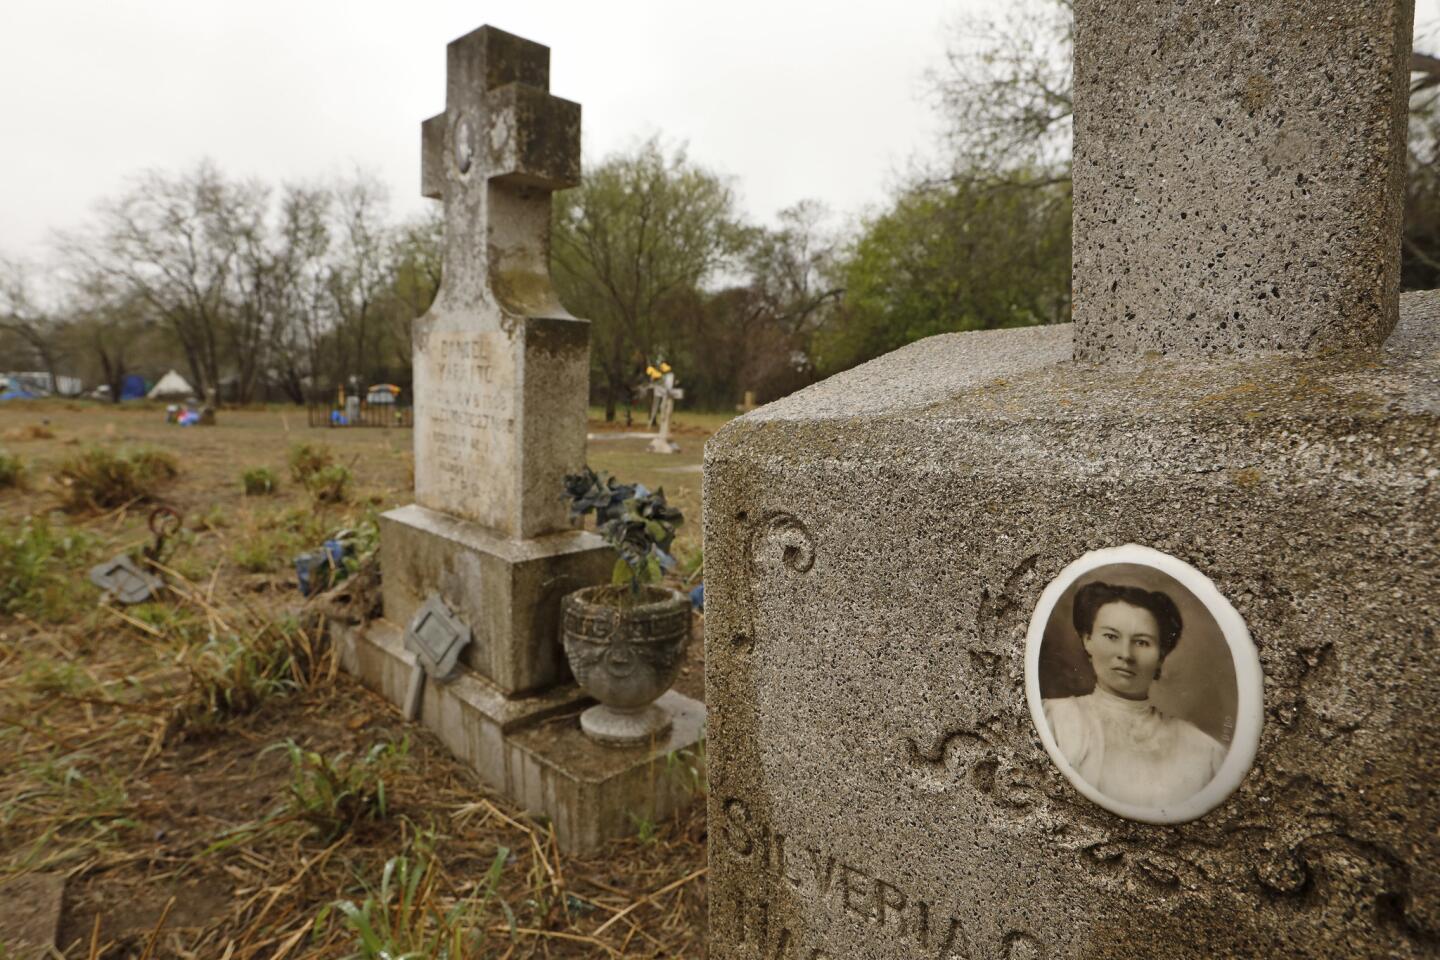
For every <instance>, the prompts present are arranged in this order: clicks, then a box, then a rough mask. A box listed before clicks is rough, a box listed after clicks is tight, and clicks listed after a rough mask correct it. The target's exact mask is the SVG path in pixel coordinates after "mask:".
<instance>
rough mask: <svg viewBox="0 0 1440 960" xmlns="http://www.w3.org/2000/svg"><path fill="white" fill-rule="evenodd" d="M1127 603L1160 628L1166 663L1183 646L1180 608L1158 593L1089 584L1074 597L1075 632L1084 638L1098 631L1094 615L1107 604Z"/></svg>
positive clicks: (1163, 657) (1133, 588) (1161, 650)
mask: <svg viewBox="0 0 1440 960" xmlns="http://www.w3.org/2000/svg"><path fill="white" fill-rule="evenodd" d="M1116 601H1119V602H1120V603H1128V604H1130V606H1132V607H1139V608H1140V609H1141V610H1146V611H1149V613H1150V615H1151V616H1152V617H1154V618H1155V623H1156V624H1157V625H1158V626H1159V627H1160V636H1159V638H1158V639H1159V641H1160V659H1161V660H1164V659H1165V658H1166V657H1168V656H1169V655H1170V651H1171V650H1174V649H1175V645H1176V644H1177V643H1179V642H1180V630H1181V628H1182V627H1183V624H1182V623H1181V622H1180V608H1179V607H1177V606H1175V601H1174V600H1171V599H1170V597H1169V596H1167V595H1166V594H1164V593H1161V592H1160V591H1159V590H1142V589H1140V588H1139V587H1120V586H1116V585H1114V584H1110V583H1099V582H1098V581H1097V582H1095V583H1087V584H1085V586H1083V587H1081V588H1080V589H1079V590H1078V591H1076V593H1075V608H1074V610H1073V611H1072V612H1071V615H1070V619H1071V620H1072V621H1073V622H1074V624H1075V632H1076V633H1077V634H1079V635H1080V636H1082V637H1083V636H1085V635H1086V634H1088V633H1089V632H1090V631H1091V630H1093V629H1095V614H1096V613H1098V612H1099V611H1100V608H1101V607H1103V606H1105V604H1107V603H1115V602H1116Z"/></svg>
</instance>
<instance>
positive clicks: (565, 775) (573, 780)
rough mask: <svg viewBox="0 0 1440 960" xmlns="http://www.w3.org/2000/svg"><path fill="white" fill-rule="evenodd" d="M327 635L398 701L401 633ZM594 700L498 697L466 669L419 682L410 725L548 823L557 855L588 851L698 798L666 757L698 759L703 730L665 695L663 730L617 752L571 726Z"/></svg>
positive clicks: (358, 672)
mask: <svg viewBox="0 0 1440 960" xmlns="http://www.w3.org/2000/svg"><path fill="white" fill-rule="evenodd" d="M335 629H336V630H337V632H338V633H339V643H340V656H341V665H342V666H343V667H344V669H345V670H346V671H347V672H349V673H351V674H353V675H355V676H356V677H358V678H359V679H360V681H361V682H362V683H364V684H365V685H366V686H367V687H369V688H371V689H372V690H375V691H376V692H378V693H379V694H380V695H381V696H383V697H384V698H385V699H387V700H389V701H390V702H391V703H394V704H396V705H397V706H398V705H400V704H402V703H403V702H404V700H405V695H406V691H407V689H408V687H409V684H410V680H411V677H412V676H413V673H414V670H415V655H414V654H413V653H411V652H410V651H408V650H406V649H405V646H404V640H403V631H402V629H401V628H400V627H399V626H398V625H396V624H394V623H391V622H390V621H388V620H376V621H372V622H371V623H370V624H368V625H367V626H365V627H343V626H339V625H336V627H335ZM593 703H594V701H593V700H591V699H589V698H588V697H586V696H585V694H584V693H583V692H582V691H581V690H580V689H579V688H578V687H576V686H574V685H573V684H565V685H562V686H560V687H558V688H556V689H553V690H550V691H547V692H546V693H543V694H540V695H536V696H530V697H523V698H507V697H506V696H505V695H504V694H503V693H502V692H501V691H500V690H499V689H498V688H497V687H495V686H494V685H493V684H491V683H489V682H488V681H486V680H485V679H484V678H483V677H480V676H478V675H476V674H475V673H473V672H470V671H465V672H463V673H462V674H461V675H460V676H459V677H458V678H457V679H455V680H453V681H451V682H449V683H445V684H439V683H427V684H426V685H425V688H424V699H423V703H422V705H421V709H420V718H419V719H420V723H421V724H422V725H424V726H425V727H427V728H429V729H430V730H431V731H433V732H434V733H435V735H436V736H437V737H439V738H440V740H441V741H442V742H443V743H444V744H445V745H446V746H447V747H448V748H449V749H450V751H451V752H452V753H454V754H455V756H456V757H458V758H460V759H461V760H463V761H464V762H465V763H467V764H469V765H470V766H471V767H472V768H474V770H475V771H476V773H478V774H479V775H480V778H481V779H482V780H484V781H485V782H486V783H487V784H489V785H490V786H491V787H493V788H495V790H497V791H498V792H499V793H501V794H502V795H504V796H505V797H508V798H509V799H510V800H511V801H513V802H514V803H516V804H518V805H519V806H521V807H522V808H523V809H525V810H526V811H527V812H529V813H531V814H535V815H540V816H544V817H547V818H549V819H550V820H551V822H553V823H554V825H555V834H556V838H557V839H558V840H559V843H560V846H561V848H562V849H564V850H566V851H568V852H572V853H589V852H592V851H594V850H596V849H598V848H599V847H601V846H603V845H604V844H605V843H606V842H608V841H610V840H615V839H618V838H621V837H628V836H633V835H634V834H635V831H636V829H637V826H636V824H637V823H641V822H650V823H656V822H659V821H661V820H664V819H666V818H668V817H670V816H672V815H674V814H675V813H677V812H679V811H680V810H682V809H684V808H685V807H687V806H688V805H689V804H690V803H691V802H693V801H695V800H696V799H697V795H696V793H695V792H694V788H693V785H692V784H691V783H689V782H688V781H687V780H686V779H685V778H684V777H682V776H680V775H679V774H678V772H677V771H678V770H679V769H682V768H684V767H688V766H689V764H681V765H677V764H675V763H674V761H673V757H675V756H678V755H682V754H684V753H685V752H687V751H693V752H694V753H696V754H698V753H699V751H700V743H701V740H702V738H703V730H704V725H705V707H704V705H703V704H701V703H698V702H696V701H695V700H692V699H691V698H689V697H686V696H684V695H683V694H680V693H676V692H675V691H673V690H672V691H670V692H668V693H666V694H665V695H664V696H662V697H661V698H660V699H659V700H658V701H656V704H655V708H656V709H657V710H660V711H663V712H664V713H665V715H666V716H667V718H668V720H669V724H670V726H669V729H668V730H666V731H662V732H660V733H658V734H657V735H656V737H655V739H654V740H652V741H647V742H645V743H642V744H638V745H634V746H630V747H626V748H623V749H619V748H615V747H608V746H607V747H600V746H597V745H596V744H595V743H594V742H593V741H591V740H590V739H589V737H587V736H586V735H585V733H584V732H582V731H581V729H580V723H579V719H578V718H579V714H580V713H581V712H582V711H583V710H584V709H586V708H587V707H589V706H590V705H591V704H593Z"/></svg>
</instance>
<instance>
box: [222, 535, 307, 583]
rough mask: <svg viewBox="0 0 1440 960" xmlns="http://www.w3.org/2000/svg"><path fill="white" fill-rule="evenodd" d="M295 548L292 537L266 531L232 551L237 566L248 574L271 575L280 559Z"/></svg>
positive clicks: (236, 546) (231, 554) (244, 541)
mask: <svg viewBox="0 0 1440 960" xmlns="http://www.w3.org/2000/svg"><path fill="white" fill-rule="evenodd" d="M293 546H294V542H293V540H292V539H291V537H290V536H289V535H288V534H286V533H284V532H282V531H276V530H265V531H261V532H260V533H257V534H256V535H255V536H253V537H250V538H248V539H246V540H243V541H241V542H240V543H238V544H236V545H235V548H234V549H233V550H231V551H230V559H231V560H233V561H234V563H235V566H237V567H239V568H240V569H241V570H244V571H245V572H246V573H269V572H271V571H272V570H274V569H275V567H276V564H277V563H278V562H279V560H280V557H281V555H282V554H283V553H285V552H286V551H287V550H289V549H291V548H292V547H293Z"/></svg>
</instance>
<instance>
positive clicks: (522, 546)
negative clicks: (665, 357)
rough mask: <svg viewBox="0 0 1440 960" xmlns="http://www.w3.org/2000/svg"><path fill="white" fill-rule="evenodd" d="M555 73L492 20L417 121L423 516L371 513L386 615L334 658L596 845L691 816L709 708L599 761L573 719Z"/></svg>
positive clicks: (571, 323)
mask: <svg viewBox="0 0 1440 960" xmlns="http://www.w3.org/2000/svg"><path fill="white" fill-rule="evenodd" d="M549 72H550V51H549V50H548V49H547V48H546V47H544V46H541V45H540V44H537V43H533V42H531V41H529V40H524V39H522V38H520V37H517V36H514V35H512V34H508V33H505V32H503V31H500V30H496V29H494V28H493V27H482V28H480V29H479V30H476V31H474V32H472V33H469V34H467V35H465V36H463V37H461V38H459V39H458V40H455V41H454V42H452V43H451V44H450V45H449V47H448V51H447V70H446V98H445V100H446V108H445V112H444V113H443V114H440V115H438V116H435V117H432V118H430V119H429V120H426V121H425V122H424V123H423V124H422V125H421V159H422V164H421V167H422V170H421V190H422V193H423V194H424V195H425V196H427V197H431V198H434V199H438V200H442V201H443V202H444V205H445V241H444V267H443V270H444V272H443V279H442V281H441V285H440V289H439V291H438V292H437V295H436V298H435V301H434V303H433V305H432V306H431V308H430V310H429V311H428V312H427V313H426V314H425V316H424V317H422V318H420V319H419V320H417V321H416V322H415V325H414V334H413V344H412V346H413V354H414V443H415V501H416V502H415V503H413V504H411V505H409V506H406V507H402V508H400V509H398V510H392V511H390V512H388V513H386V514H385V515H383V516H382V517H381V521H380V566H381V571H382V581H381V582H382V586H381V589H382V600H383V607H384V618H383V619H382V620H379V621H375V622H372V623H370V624H368V625H366V626H364V627H363V628H360V629H354V630H349V631H348V632H346V640H345V641H344V642H343V643H342V651H343V653H342V661H343V662H344V664H345V666H346V669H348V670H350V671H352V672H354V673H356V674H358V675H359V676H360V677H361V679H362V680H363V681H364V682H365V683H366V684H368V685H370V686H372V687H374V688H377V689H378V690H380V691H381V692H382V693H383V694H384V695H385V696H386V697H387V698H388V699H389V700H391V701H392V702H394V703H396V704H404V705H405V710H406V713H407V715H410V716H413V717H415V718H417V719H418V720H419V721H420V722H422V723H424V724H425V725H426V726H427V727H429V728H431V729H432V730H433V731H434V732H435V733H436V735H437V736H439V737H440V739H441V740H442V741H443V742H444V743H446V745H447V746H449V747H450V749H451V750H453V751H454V752H455V754H456V755H457V756H459V757H461V758H462V759H464V760H465V761H467V762H468V763H470V764H471V765H472V766H473V767H474V768H475V769H476V771H477V772H478V773H479V774H480V776H481V777H482V778H483V779H484V780H485V781H486V782H488V783H489V784H491V785H492V786H493V787H495V788H496V789H497V790H498V791H499V792H500V793H501V794H502V795H504V796H507V797H508V798H510V799H511V800H512V801H513V802H515V803H517V804H520V805H521V806H523V807H524V808H526V809H527V810H531V811H533V812H535V813H537V814H543V815H544V816H546V817H548V818H549V819H550V820H551V821H552V822H553V823H554V824H555V829H556V834H557V837H558V838H559V841H560V844H561V845H562V846H563V847H565V848H566V849H571V850H593V849H595V848H597V847H598V846H599V845H601V844H603V843H604V842H606V841H607V840H609V839H613V838H615V837H617V836H621V835H626V834H628V833H632V832H633V829H634V828H633V824H634V818H635V817H645V818H647V819H649V820H652V821H654V820H657V819H659V818H661V817H663V816H665V815H666V814H667V813H668V812H669V811H671V810H674V809H676V808H678V807H679V806H683V805H684V804H685V803H686V802H687V800H686V797H685V795H684V794H683V792H682V791H681V790H679V789H678V788H677V787H676V786H675V785H674V784H672V783H670V782H669V780H668V779H667V778H666V777H665V776H664V775H663V767H664V764H665V762H666V756H667V754H668V753H670V752H673V751H677V750H685V749H693V748H694V747H695V745H696V743H697V741H698V739H699V737H700V732H701V724H702V723H703V718H704V708H703V706H701V705H700V704H698V703H695V702H694V701H691V700H689V699H687V698H684V697H681V696H680V695H679V694H674V695H673V697H672V699H673V700H674V702H675V704H676V705H677V706H676V719H675V722H674V726H673V728H672V730H671V731H670V733H669V734H668V735H666V736H664V737H659V738H657V740H658V741H660V742H657V743H655V744H653V745H650V746H647V748H646V749H637V750H631V751H609V752H608V753H607V755H606V756H604V757H596V756H593V754H594V753H595V752H596V751H602V752H604V751H603V750H602V748H600V747H598V746H596V745H594V744H592V743H590V742H589V741H588V740H587V739H586V738H585V736H584V734H583V733H582V732H581V730H580V727H579V723H578V721H576V720H575V717H577V716H578V715H579V713H580V712H581V711H582V710H583V709H584V707H585V706H587V705H588V700H587V699H586V698H585V696H584V694H583V693H582V692H581V691H580V690H579V689H578V688H577V687H576V686H575V684H574V683H573V678H572V676H571V672H570V669H569V666H568V664H567V662H566V660H565V656H564V653H563V651H562V648H561V641H560V601H561V599H562V598H563V597H564V596H565V595H566V594H568V593H570V592H571V591H574V590H577V589H579V588H581V587H586V586H591V585H595V584H601V583H608V582H609V580H610V573H611V570H612V568H613V566H614V563H615V554H614V551H613V550H612V549H611V548H610V547H609V546H608V545H606V544H605V543H604V541H603V540H601V539H600V538H599V537H598V536H596V535H595V534H593V533H589V532H586V531H584V530H581V529H577V528H574V527H572V525H571V523H570V519H569V515H568V511H567V509H566V505H565V501H564V499H563V494H564V484H563V478H564V477H565V475H566V474H569V473H577V472H579V471H580V470H581V469H582V468H583V467H584V466H585V430H586V413H587V402H588V395H589V371H590V360H589V324H588V323H587V322H586V321H584V320H579V319H576V318H575V317H572V316H571V315H570V314H569V313H567V312H566V311H565V309H564V308H563V307H562V306H561V305H560V303H559V301H558V300H557V299H556V296H555V293H554V290H553V289H552V287H551V284H550V274H549V260H550V207H551V204H550V196H551V194H552V193H553V192H554V191H555V190H558V189H563V188H565V187H569V186H574V185H575V184H576V183H578V182H579V178H580V107H579V106H578V105H577V104H575V103H572V102H570V101H568V100H562V99H560V98H558V97H554V96H551V95H550V93H549V90H548V87H549ZM407 624H408V625H409V626H410V629H409V630H408V631H407V630H406V629H404V626H403V625H407ZM467 638H468V642H467ZM417 661H418V664H419V666H418V667H417V665H416V664H417ZM427 676H428V677H429V678H430V679H434V680H436V681H443V682H436V683H427V682H426V678H427ZM667 696H671V695H667ZM557 717H559V718H569V721H568V722H553V721H556V718H557Z"/></svg>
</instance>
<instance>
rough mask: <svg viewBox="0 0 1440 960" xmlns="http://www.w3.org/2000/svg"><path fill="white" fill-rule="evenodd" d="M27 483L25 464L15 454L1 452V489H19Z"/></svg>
mask: <svg viewBox="0 0 1440 960" xmlns="http://www.w3.org/2000/svg"><path fill="white" fill-rule="evenodd" d="M24 482H25V464H24V462H22V461H21V459H20V458H19V457H17V456H15V455H14V454H11V453H6V452H5V451H4V450H0V489H4V488H5V487H18V486H20V485H22V484H23V483H24Z"/></svg>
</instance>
